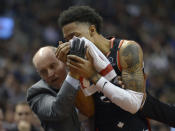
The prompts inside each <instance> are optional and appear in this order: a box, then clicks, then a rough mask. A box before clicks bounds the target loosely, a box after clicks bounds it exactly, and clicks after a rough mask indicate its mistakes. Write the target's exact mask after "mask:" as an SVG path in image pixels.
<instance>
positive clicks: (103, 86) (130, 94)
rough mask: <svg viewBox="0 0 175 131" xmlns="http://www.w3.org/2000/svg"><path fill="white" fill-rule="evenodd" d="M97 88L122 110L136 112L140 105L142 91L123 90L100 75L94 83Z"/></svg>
mask: <svg viewBox="0 0 175 131" xmlns="http://www.w3.org/2000/svg"><path fill="white" fill-rule="evenodd" d="M96 88H98V89H99V90H100V91H101V92H102V93H103V94H104V95H105V96H106V97H108V98H109V99H110V100H111V101H112V102H113V103H114V104H116V105H118V106H119V107H120V108H122V109H123V110H126V111H128V112H130V113H132V114H134V113H136V112H137V111H138V110H139V109H140V106H141V103H142V99H143V93H141V92H135V91H132V90H124V89H122V88H120V87H118V86H115V85H113V84H112V83H111V82H109V81H108V80H106V79H105V78H104V77H101V78H100V79H99V80H98V82H97V83H96Z"/></svg>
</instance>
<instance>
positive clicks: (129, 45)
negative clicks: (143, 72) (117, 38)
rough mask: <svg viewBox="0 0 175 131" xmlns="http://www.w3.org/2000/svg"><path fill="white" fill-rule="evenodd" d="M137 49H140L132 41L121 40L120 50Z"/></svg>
mask: <svg viewBox="0 0 175 131" xmlns="http://www.w3.org/2000/svg"><path fill="white" fill-rule="evenodd" d="M132 47H137V48H141V47H140V45H139V43H137V42H136V41H134V40H121V47H120V48H121V49H125V48H132Z"/></svg>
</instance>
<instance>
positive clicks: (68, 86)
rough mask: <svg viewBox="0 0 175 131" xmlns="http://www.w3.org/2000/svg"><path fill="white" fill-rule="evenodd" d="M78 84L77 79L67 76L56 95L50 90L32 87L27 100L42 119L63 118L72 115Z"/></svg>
mask: <svg viewBox="0 0 175 131" xmlns="http://www.w3.org/2000/svg"><path fill="white" fill-rule="evenodd" d="M70 79H73V81H74V82H73V81H71V80H70ZM70 82H71V83H70ZM72 85H73V86H72ZM78 85H79V82H78V81H77V80H75V79H74V78H72V77H70V76H67V78H66V80H65V81H64V83H63V85H62V87H61V89H60V90H59V92H58V94H57V96H56V97H55V96H52V95H51V94H49V92H48V91H42V89H40V91H37V90H38V89H37V88H34V87H31V88H29V90H28V92H27V101H28V103H29V105H30V107H31V108H32V110H33V111H34V112H35V113H36V114H37V115H38V117H39V118H40V119H42V120H62V119H65V118H67V117H69V116H70V115H71V112H72V109H73V108H74V107H73V106H74V101H75V97H76V94H77V91H78Z"/></svg>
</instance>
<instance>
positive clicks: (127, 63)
mask: <svg viewBox="0 0 175 131" xmlns="http://www.w3.org/2000/svg"><path fill="white" fill-rule="evenodd" d="M119 61H120V65H121V68H122V81H123V83H124V85H125V88H126V89H130V90H134V91H137V92H142V93H143V92H144V90H145V89H144V87H145V85H144V74H143V52H142V49H141V47H140V46H139V45H138V44H137V43H136V42H134V41H127V40H124V42H123V44H122V46H121V48H120V49H119Z"/></svg>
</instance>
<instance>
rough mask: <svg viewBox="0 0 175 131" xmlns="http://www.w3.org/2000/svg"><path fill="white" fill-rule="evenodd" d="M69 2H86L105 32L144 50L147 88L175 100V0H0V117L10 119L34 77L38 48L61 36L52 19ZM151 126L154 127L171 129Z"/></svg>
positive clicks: (164, 129)
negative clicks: (99, 17)
mask: <svg viewBox="0 0 175 131" xmlns="http://www.w3.org/2000/svg"><path fill="white" fill-rule="evenodd" d="M72 5H89V6H91V7H93V8H94V9H95V10H96V11H97V12H99V13H100V15H101V16H102V17H103V18H104V23H103V30H102V33H103V35H104V36H106V37H109V36H116V37H118V38H123V39H130V40H135V41H137V42H138V43H139V44H140V45H141V46H142V48H143V52H144V66H145V68H144V70H145V72H146V73H147V78H148V80H147V87H148V90H149V92H151V94H152V95H153V96H155V97H157V98H159V99H160V100H162V101H164V102H166V103H171V104H175V55H174V52H175V1H173V0H162V1H160V0H95V1H94V0H64V1H63V0H0V108H1V109H2V114H3V116H4V117H3V119H1V117H0V121H4V122H5V123H9V124H12V123H14V122H15V119H14V112H15V105H16V104H17V103H19V102H20V101H23V100H25V96H26V90H27V88H29V87H30V86H31V85H32V84H34V83H35V82H36V81H37V80H39V76H38V75H37V73H36V71H35V70H34V68H33V65H32V56H33V55H34V53H35V52H36V51H37V50H38V49H39V48H40V47H41V46H46V45H53V46H57V45H58V44H57V43H58V41H59V40H63V37H62V32H61V30H60V28H59V26H58V24H57V23H58V22H57V19H58V17H59V14H60V12H61V11H63V10H65V9H67V8H68V7H69V6H72ZM0 114H1V112H0ZM0 116H1V115H0ZM151 124H152V128H153V130H155V131H168V130H170V128H169V127H167V126H165V125H163V124H160V123H157V122H155V121H152V122H151ZM0 125H1V124H0ZM0 127H1V126H0Z"/></svg>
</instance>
